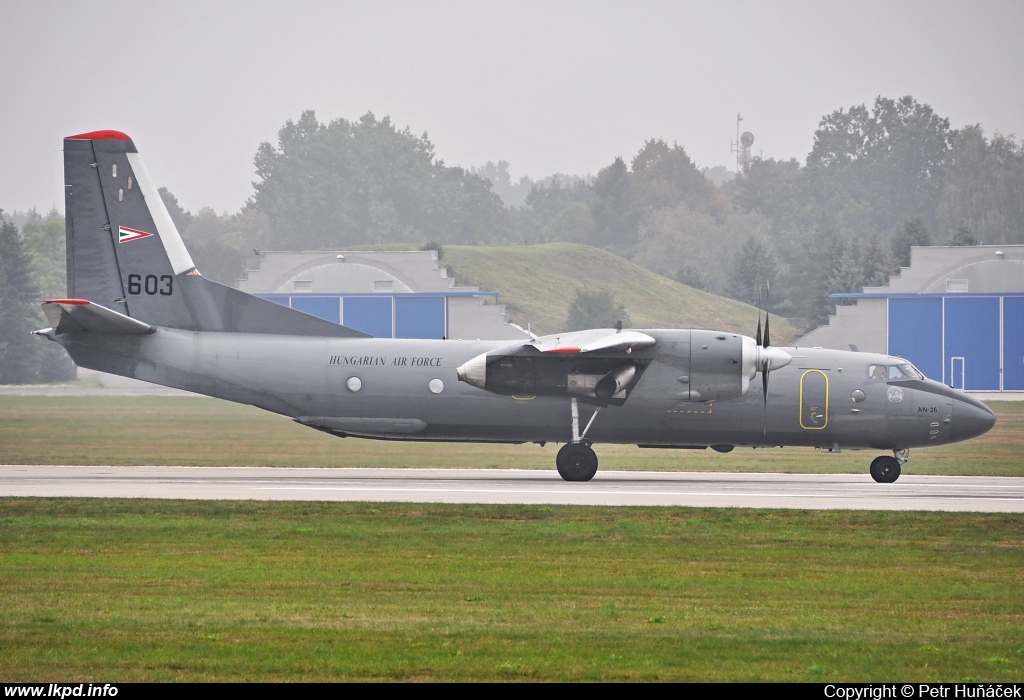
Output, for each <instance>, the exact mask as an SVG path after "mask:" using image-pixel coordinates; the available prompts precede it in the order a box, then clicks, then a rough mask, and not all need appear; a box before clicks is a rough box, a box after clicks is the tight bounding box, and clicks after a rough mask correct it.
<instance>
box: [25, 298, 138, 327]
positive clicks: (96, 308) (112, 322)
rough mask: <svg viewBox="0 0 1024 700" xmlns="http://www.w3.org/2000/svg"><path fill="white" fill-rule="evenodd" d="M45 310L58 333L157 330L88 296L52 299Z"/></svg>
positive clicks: (45, 304)
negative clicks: (95, 301)
mask: <svg viewBox="0 0 1024 700" xmlns="http://www.w3.org/2000/svg"><path fill="white" fill-rule="evenodd" d="M43 313H44V314H46V319H47V320H48V321H49V322H50V326H52V327H53V332H54V334H56V335H63V334H64V333H81V332H84V331H85V332H89V333H103V334H106V335H145V334H147V333H152V332H154V330H156V329H154V328H153V326H151V325H149V324H148V323H143V322H142V321H139V320H138V319H134V318H131V317H130V316H125V315H124V314H122V313H118V312H117V311H114V310H112V309H108V308H107V307H105V306H100V305H99V304H94V303H92V302H91V301H89V300H88V299H50V300H48V301H44V302H43Z"/></svg>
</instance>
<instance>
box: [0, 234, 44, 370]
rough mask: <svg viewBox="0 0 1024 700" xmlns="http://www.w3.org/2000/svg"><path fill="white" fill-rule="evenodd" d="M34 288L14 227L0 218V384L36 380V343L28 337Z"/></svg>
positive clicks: (32, 312)
mask: <svg viewBox="0 0 1024 700" xmlns="http://www.w3.org/2000/svg"><path fill="white" fill-rule="evenodd" d="M36 301H38V291H37V290H36V286H35V282H34V280H33V278H32V268H31V264H30V262H29V258H28V256H27V255H26V254H25V251H24V250H23V249H22V245H21V235H20V234H19V232H18V227H17V226H15V225H14V224H12V223H10V222H8V221H6V220H4V221H0V384H28V383H31V382H35V381H38V380H39V363H38V360H37V359H36V358H37V352H36V351H37V350H38V349H39V348H38V346H37V345H36V343H39V342H40V341H39V339H38V338H33V337H32V336H31V331H32V330H33V319H34V317H35V310H34V309H33V308H32V304H33V303H34V302H36Z"/></svg>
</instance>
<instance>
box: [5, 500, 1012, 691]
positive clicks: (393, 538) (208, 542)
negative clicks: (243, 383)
mask: <svg viewBox="0 0 1024 700" xmlns="http://www.w3.org/2000/svg"><path fill="white" fill-rule="evenodd" d="M1022 572H1024V520H1022V519H1021V517H1020V516H1019V515H1005V514H986V515H979V514H950V513H876V512H871V513H865V512H850V511H834V512H829V511H825V512H797V511H783V510H762V511H758V510H728V509H679V508H671V509H670V508H582V507H535V506H453V505H418V504H414V505H410V504H366V503H354V504H350V503H301V502H286V503H266V502H176V501H144V500H91V499H80V500H76V499H13V498H11V499H0V600H2V608H0V610H2V613H0V623H2V624H0V677H2V678H3V679H4V680H5V681H8V682H12V681H28V680H33V681H58V680H59V681H64V682H69V681H74V680H90V681H91V680H98V681H102V682H107V681H129V680H136V681H141V680H158V681H167V680H282V681H285V680H311V681H319V680H500V679H513V680H515V679H524V680H606V681H607V680H709V681H772V680H786V681H839V680H843V681H883V680H888V681H892V680H915V681H940V680H941V681H954V680H956V681H966V680H980V681H1000V682H1007V681H1021V680H1024V672H1022V669H1024V596H1022V595H1021V590H1022V584H1024V573H1022Z"/></svg>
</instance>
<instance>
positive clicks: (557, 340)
mask: <svg viewBox="0 0 1024 700" xmlns="http://www.w3.org/2000/svg"><path fill="white" fill-rule="evenodd" d="M655 342H656V341H655V340H654V338H652V337H651V336H649V335H647V334H646V333H640V332H638V331H621V332H620V331H617V330H615V329H599V330H592V331H579V332H576V333H564V334H560V335H551V336H544V337H542V338H535V339H534V340H531V341H527V342H525V343H518V344H516V345H511V346H506V347H504V348H500V349H498V350H494V351H491V352H489V353H485V354H483V355H479V356H477V357H474V358H473V359H472V360H470V361H469V362H466V363H465V364H464V365H462V366H461V367H459V368H458V370H457V373H458V377H459V379H460V380H461V381H464V382H466V383H467V384H470V385H472V386H475V387H477V388H479V389H483V390H485V391H490V392H492V393H495V394H502V395H505V396H570V397H572V396H575V397H578V398H580V399H582V400H589V401H590V402H592V403H598V404H603V405H622V404H623V403H625V401H626V399H627V398H628V396H629V393H630V392H631V391H632V389H633V387H635V386H636V383H637V381H638V380H639V378H640V377H641V376H642V375H643V372H644V370H645V369H646V368H647V366H648V365H649V364H650V362H651V358H650V357H646V356H641V355H636V354H634V351H638V350H644V349H646V348H650V347H652V346H653V345H654V344H655Z"/></svg>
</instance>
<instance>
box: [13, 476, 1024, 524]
mask: <svg viewBox="0 0 1024 700" xmlns="http://www.w3.org/2000/svg"><path fill="white" fill-rule="evenodd" d="M0 496H49V497H56V496H60V497H68V496H70V497H83V498H182V499H196V500H277V501H395V502H410V503H522V504H550V505H555V504H571V505H601V506H692V507H735V508H802V509H835V508H842V509H862V510H943V511H975V512H1007V513H1021V512H1024V478H1018V477H983V476H918V475H914V474H904V475H903V476H902V477H900V479H899V481H897V482H896V483H894V484H877V483H875V482H874V481H872V480H871V477H870V476H868V475H867V474H863V475H861V474H735V473H710V472H621V471H599V472H598V474H597V476H596V477H595V478H594V479H593V481H590V482H587V483H569V482H565V481H563V480H562V479H561V478H559V476H558V474H557V473H556V472H555V471H554V470H552V471H538V470H523V469H370V468H367V469H288V468H272V467H86V466H37V465H7V466H0Z"/></svg>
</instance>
